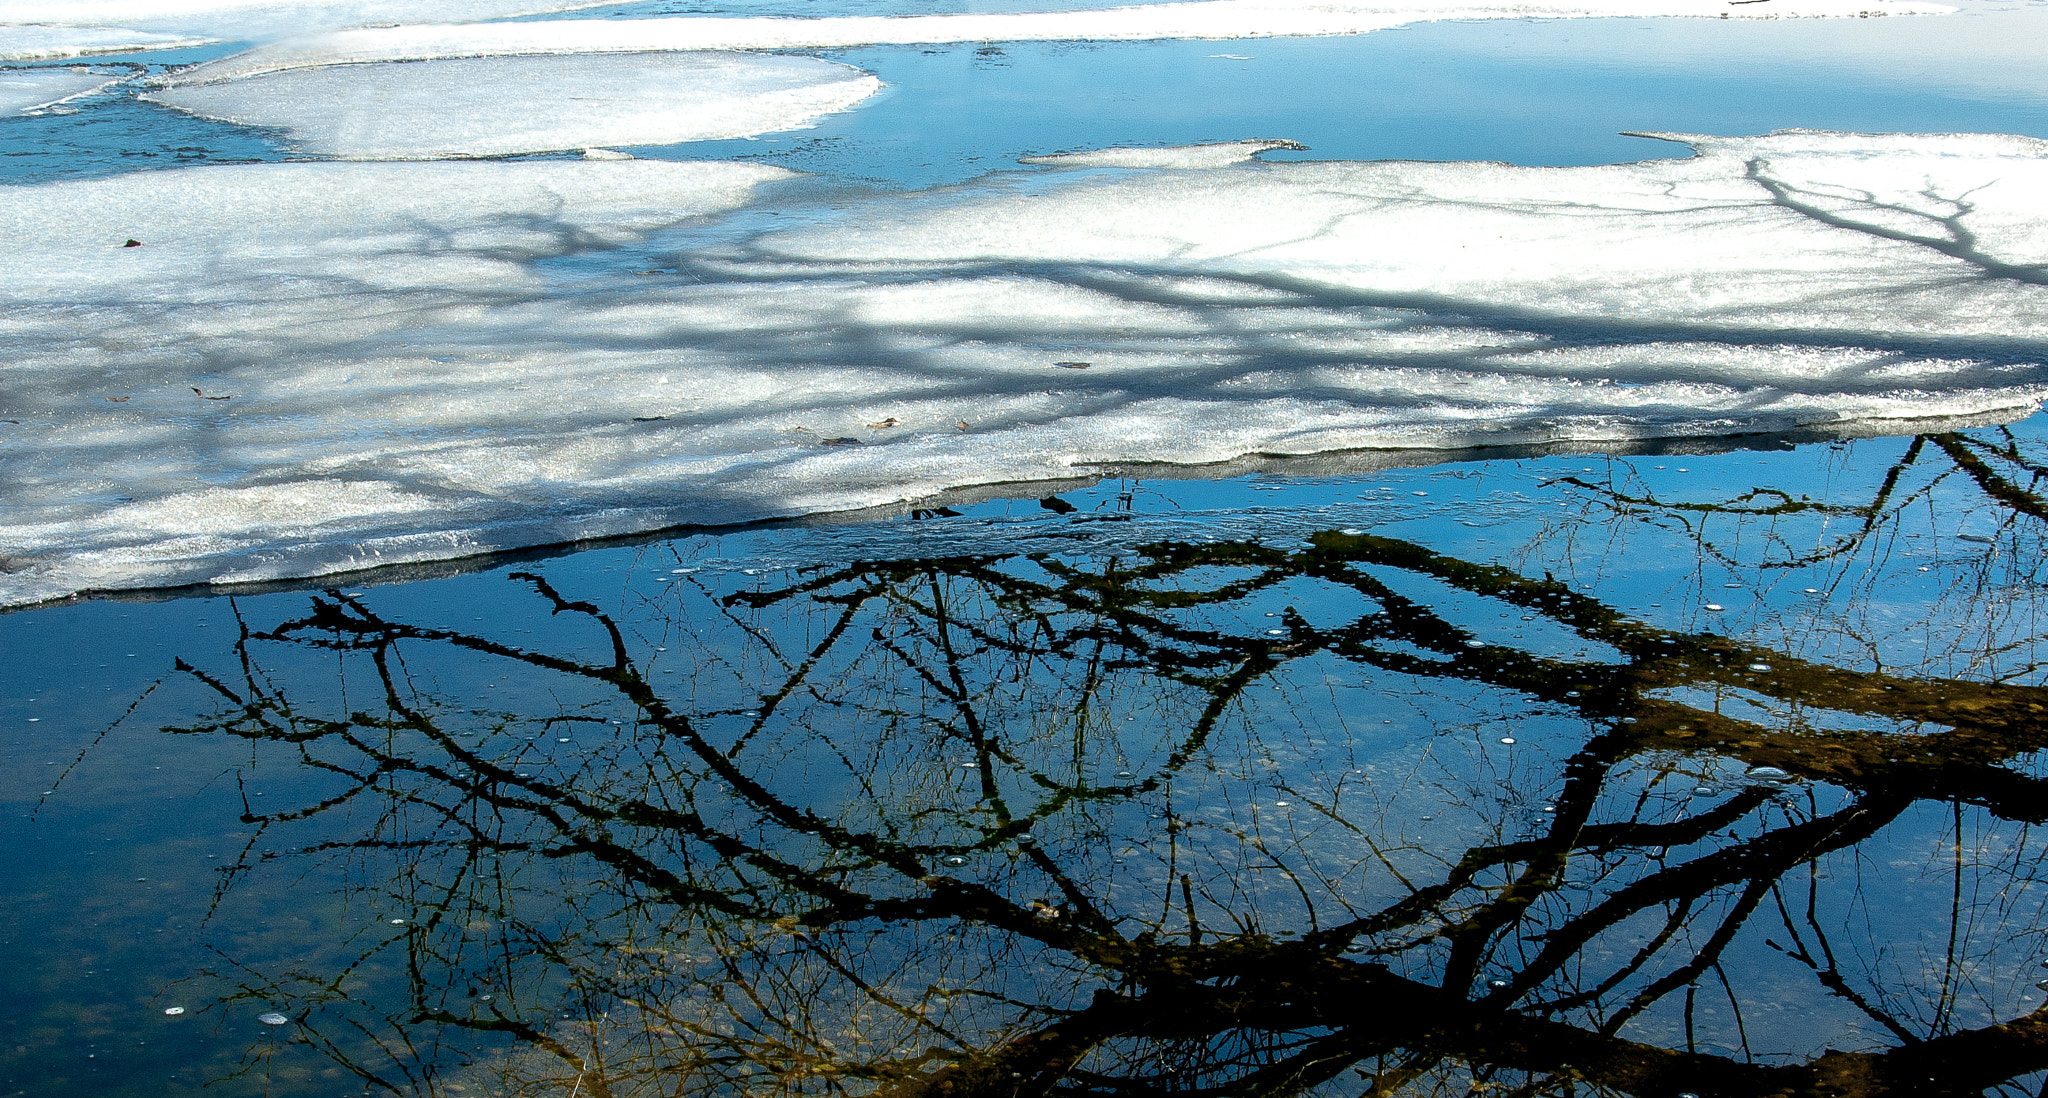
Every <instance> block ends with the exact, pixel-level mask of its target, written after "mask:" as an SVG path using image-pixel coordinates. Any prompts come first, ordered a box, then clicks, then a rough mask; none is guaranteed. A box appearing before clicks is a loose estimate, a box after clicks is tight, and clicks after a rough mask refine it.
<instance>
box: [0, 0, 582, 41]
mask: <svg viewBox="0 0 2048 1098" xmlns="http://www.w3.org/2000/svg"><path fill="white" fill-rule="evenodd" d="M602 3H604V0H0V35H4V34H5V33H6V32H8V31H11V30H12V29H13V28H16V27H23V26H45V27H77V28H93V27H101V28H108V27H112V28H129V29H132V30H138V31H151V32H158V33H162V32H181V33H187V34H193V33H196V34H208V35H215V36H219V37H223V38H236V39H253V38H262V37H266V36H270V35H275V34H280V33H302V32H305V31H311V30H329V29H333V28H338V27H361V26H380V25H391V24H401V23H420V22H450V23H452V22H460V21H464V20H470V19H498V18H504V17H506V16H513V15H530V14H537V13H540V12H551V11H570V10H574V9H576V8H591V7H599V6H601V5H602Z"/></svg>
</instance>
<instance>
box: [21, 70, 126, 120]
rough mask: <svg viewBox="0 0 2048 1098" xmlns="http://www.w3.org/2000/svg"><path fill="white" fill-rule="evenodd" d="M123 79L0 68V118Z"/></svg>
mask: <svg viewBox="0 0 2048 1098" xmlns="http://www.w3.org/2000/svg"><path fill="white" fill-rule="evenodd" d="M123 79H125V77H122V76H108V75H107V74H105V73H96V72H92V71H90V70H86V69H0V117H5V116H7V115H10V114H22V113H24V112H27V111H33V110H36V109H38V108H41V107H48V106H52V105H55V104H57V103H61V102H63V101H64V100H66V99H75V98H77V97H78V96H81V95H87V94H90V93H92V92H95V91H98V90H99V89H101V88H104V87H106V86H107V85H109V84H115V83H119V82H120V81H121V80H123Z"/></svg>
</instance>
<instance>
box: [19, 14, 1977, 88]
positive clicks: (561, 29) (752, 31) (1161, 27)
mask: <svg viewBox="0 0 2048 1098" xmlns="http://www.w3.org/2000/svg"><path fill="white" fill-rule="evenodd" d="M0 4H4V0H0ZM0 10H4V7H0ZM1954 10H1955V9H1954V8H1952V7H1950V6H1948V5H1944V4H1934V3H1923V2H1919V0H1774V2H1773V3H1772V4H1771V5H1770V7H1769V9H1768V10H1765V9H1763V8H1761V7H1759V6H1757V5H1755V4H1733V5H1731V4H1730V3H1728V0H1551V2H1546V0H1508V2H1504V3H1492V4H1488V3H1474V2H1472V0H1396V2H1387V0H1382V2H1374V0H1334V2H1333V0H1190V2H1187V3H1168V4H1145V5H1139V6H1132V7H1119V8H1100V9H1093V10H1083V11H1040V12H996V13H969V14H948V15H915V16H841V17H835V18H818V19H796V18H785V17H728V16H674V17H663V18H653V19H561V20H548V21H545V22H533V23H486V24H475V25H460V26H436V25H424V24H409V25H404V26H392V27H365V28H360V29H354V30H344V31H336V32H333V33H328V34H311V35H305V36H302V37H297V38H292V39H287V40H284V41H280V42H275V43H271V44H268V45H264V46H259V47H257V48H255V49H252V50H248V51H246V52H244V53H240V54H237V55H235V56H233V57H226V58H222V59H220V60H218V61H212V62H208V63H207V64H204V65H199V66H195V67H194V68H191V69H188V70H186V71H184V72H182V73H177V74H174V75H172V76H170V77H168V78H167V83H168V84H169V85H170V86H179V85H188V84H195V83H207V82H212V81H220V80H232V79H237V78H241V77H247V76H252V75H256V74H259V73H265V72H276V71H281V70H286V69H296V68H314V67H319V66H325V65H341V64H369V63H376V62H386V61H423V60H434V59H441V58H456V57H498V56H514V55H521V54H564V53H598V52H621V53H624V52H639V51H648V50H739V49H837V48H847V47H854V46H872V45H920V44H924V45H929V44H938V43H947V42H1020V41H1046V42H1077V41H1100V42H1108V41H1137V40H1146V39H1160V38H1191V39H1234V38H1274V37H1288V36H1302V35H1343V34H1365V33H1369V32H1371V31H1376V30H1384V29H1386V28H1389V27H1397V26H1403V25H1406V24H1411V23H1418V22H1426V21H1430V20H1439V19H1458V20H1474V19H1566V18H1585V17H1595V16H1678V17H1688V16H1689V17H1701V18H1742V19H1763V18H1769V19H1785V18H1797V17H1807V16H1813V17H1820V16H1842V17H1853V16H1859V15H1865V16H1867V15H1872V14H1877V15H1912V14H1941V13H1947V12H1951V11H1954Z"/></svg>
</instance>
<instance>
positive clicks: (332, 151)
mask: <svg viewBox="0 0 2048 1098" xmlns="http://www.w3.org/2000/svg"><path fill="white" fill-rule="evenodd" d="M881 86H882V85H881V81H879V80H877V79H875V78H874V77H873V76H870V75H868V74H866V73H863V72H861V71H860V70H859V69H856V68H852V67H850V66H847V65H841V64H838V63H836V62H832V61H824V60H820V59H818V58H815V57H790V56H784V55H779V54H747V53H734V52H729V51H713V52H695V53H628V54H604V55H595V56H592V55H582V56H568V57H493V58H470V59H462V60H449V61H429V62H415V63H408V64H383V65H371V66H349V67H343V68H321V69H310V70H301V71H294V72H278V73H271V74H268V75H264V76H256V77H251V78H248V79H244V80H236V81H232V82H229V83H224V84H203V85H197V86H188V87H178V88H168V89H165V90H162V91H158V92H154V93H151V94H149V95H146V96H144V98H146V99H150V100H153V101H155V102H159V103H163V104H166V105H168V106H172V107H177V108H179V109H181V110H186V111H190V112H192V113H194V114H198V115H202V116H204V117H207V118H214V119H219V120H222V121H227V122H238V123H242V124H245V125H256V126H269V127H276V128H279V129H284V130H287V131H288V132H289V139H290V141H291V143H292V145H293V146H294V147H295V148H297V149H298V150H299V151H301V152H309V153H323V154H328V155H332V156H340V157H347V158H351V159H362V160H431V159H439V158H445V157H461V156H502V155H506V154H511V153H529V152H545V151H551V150H563V149H580V148H588V147H590V146H594V145H597V146H601V145H668V144H674V143H676V142H682V141H703V140H710V139H717V138H730V137H746V136H751V135H753V134H759V133H769V132H773V131H778V130H791V129H797V128H799V127H802V126H806V125H809V124H810V123H811V122H812V121H813V120H814V119H816V118H817V117H818V116H819V115H821V114H825V113H827V112H830V111H836V110H843V109H845V108H847V107H849V106H852V105H853V104H854V103H857V102H859V101H860V100H862V99H865V98H867V97H868V96H870V95H872V94H874V93H875V91H876V90H877V89H879V88H880V87H881Z"/></svg>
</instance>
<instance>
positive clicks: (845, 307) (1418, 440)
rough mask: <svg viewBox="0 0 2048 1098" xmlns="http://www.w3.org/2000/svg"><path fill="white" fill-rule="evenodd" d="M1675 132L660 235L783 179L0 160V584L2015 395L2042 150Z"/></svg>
mask: <svg viewBox="0 0 2048 1098" xmlns="http://www.w3.org/2000/svg"><path fill="white" fill-rule="evenodd" d="M1690 140H1692V141H1694V143H1695V145H1696V147H1697V148H1698V150H1699V155H1698V156H1695V157H1693V158H1690V159H1669V160H1655V161H1647V162H1644V163H1640V164H1627V165H1616V166H1605V167H1592V168H1518V167H1511V166H1507V165H1501V164H1490V163H1449V164H1433V163H1412V162H1375V163H1350V162H1289V163H1265V162H1259V161H1256V160H1252V161H1243V160H1242V159H1241V155H1240V154H1241V153H1242V151H1243V149H1244V148H1245V146H1242V145H1234V146H1230V150H1231V151H1229V153H1228V155H1224V154H1223V153H1219V154H1218V156H1217V159H1219V160H1234V161H1239V162H1235V163H1223V164H1221V165H1220V166H1215V167H1177V168H1174V169H1173V170H1163V171H1162V170H1149V169H1142V168H1133V169H1123V170H1119V169H1114V168H1112V169H1110V170H1095V171H1088V172H1059V171H1053V172H1044V171H1040V172H1024V171H1019V172H1013V173H1008V174H1005V175H1001V176H998V177H995V178H993V179H991V180H989V181H987V182H985V183H984V184H981V185H978V186H973V187H960V188H947V189H942V190H938V191H932V192H919V193H911V194H904V195H896V196H880V197H875V198H872V199H858V198H856V197H853V196H849V195H848V194H847V193H846V192H844V191H839V190H834V189H822V190H805V189H804V188H805V187H813V186H814V185H811V184H802V185H799V186H797V189H796V190H794V191H790V190H788V189H787V188H778V189H777V190H776V191H774V192H761V194H763V195H772V196H773V197H760V196H757V197H756V198H755V199H754V202H755V204H754V206H753V207H752V208H751V209H750V210H748V211H747V212H746V214H745V216H743V217H730V218H726V219H717V218H714V219H712V220H710V221H698V222H691V223H689V224H687V225H683V226H682V227H680V228H677V229H675V230H673V231H671V232H667V233H661V232H660V231H659V230H661V229H662V227H663V226H665V225H673V224H676V223H677V222H679V221H681V220H682V219H684V218H686V217H687V216H688V215H690V214H692V213H707V212H710V211H715V210H718V209H724V208H731V207H734V206H736V205H737V204H739V203H742V202H745V201H747V199H748V196H749V195H752V194H756V192H755V191H754V189H753V188H754V187H755V186H756V185H757V184H759V183H761V182H765V181H767V180H769V179H771V178H774V177H775V173H773V172H772V171H771V170H769V169H765V168H750V167H745V166H742V165H732V164H724V165H694V166H693V165H674V164H658V163H650V162H648V161H645V160H640V161H630V160H629V161H620V162H605V161H598V162H581V161H543V162H517V163H478V164H369V165H365V164H294V165H265V166H248V167H230V168H206V169H195V170H184V171H172V172H153V173H143V174H141V175H136V176H128V177H122V178H118V179H110V180H100V181H95V182H92V183H66V184H52V185H44V186H35V187H18V188H8V189H0V235H4V236H5V237H6V238H7V239H8V240H9V241H10V248H9V249H8V250H7V251H6V252H4V253H0V377H4V384H0V393H4V394H5V395H4V397H0V400H4V407H0V461H4V462H5V463H6V465H7V468H8V469H9V477H8V479H7V481H6V482H5V485H4V486H0V554H4V559H0V604H6V603H23V602H29V601H35V600H40V599H47V598H52V597H60V596H62V595H64V594H66V593H69V592H74V591H78V590H81V589H85V588H95V587H137V586H146V585H163V584H176V583H191V582H200V581H209V580H211V581H240V580H260V579H275V578H284V577H292V576H305V575H317V574H325V573H328V572H336V571H342V570H347V569H353V568H362V567H368V566H374V565H377V564H383V563H400V562H405V561H419V560H429V559H438V558H447V557H456V556H463V555H468V554H475V553H480V552H486V551H490V550H494V549H503V548H510V547H515V546H521V545H533V544H540V543H550V542H562V541H570V540H575V539H579V538H586V537H593V536H603V535H610V534H619V533H627V532H632V531H641V530H648V529H654V528H659V527H662V526H665V525H671V524H676V523H685V522H736V521H744V520H748V519H757V518H765V517H770V516H777V515H794V514H805V513H815V512H823V511H831V510H837V509H845V508H855V507H863V506H870V505H879V504H885V503H889V502H892V501H901V500H906V499H913V498H918V497H922V496H924V495H927V494H929V493H933V492H937V491H940V490H943V489H948V488H959V487H968V486H976V485H988V484H992V483H999V482H1011V481H1029V480H1033V479H1050V478H1057V477H1071V476H1074V475H1076V474H1085V473H1086V472H1087V471H1089V470H1091V469H1097V468H1101V467H1103V466H1105V465H1108V466H1114V465H1117V464H1120V463H1136V462H1179V463H1202V462H1219V461H1225V460H1228V459H1231V458H1235V457H1239V456H1241V455H1246V454H1256V453H1292V454H1301V453H1313V452H1320V451H1329V450H1337V449H1346V448H1382V449H1392V448H1414V447H1446V446H1467V445H1480V444H1490V443H1517V444H1520V443H1545V442H1558V441H1565V442H1570V441H1575V440H1576V441H1585V442H1589V443H1592V442H1601V443H1608V442H1613V441H1616V440H1629V439H1638V438H1651V437H1685V436H1703V435H1722V434H1734V433H1741V432H1752V431H1771V430H1789V429H1794V428H1800V427H1809V428H1815V429H1819V430H1825V431H1832V432H1839V433H1844V434H1855V433H1859V432H1873V431H1879V430H1884V429H1886V426H1885V425H1887V424H1890V425H1892V429H1896V428H1897V425H1898V424H1900V423H1902V422H1904V421H1911V420H1916V419H1923V418H1938V417H1991V418H2000V417H2012V418H2016V417H2018V416H2020V415H2024V414H2026V413H2028V412H2030V411H2031V410H2033V409H2034V408H2035V407H2036V406H2037V405H2038V403H2039V401H2040V400H2041V398H2042V396H2043V394H2044V392H2048V368H2044V363H2048V144H2044V143H2043V142H2040V141H2035V140H2031V139H2026V138H2015V137H1996V136H1968V135H1964V136H1935V137H1923V136H1868V135H1850V134H1817V133H1786V134H1779V135H1773V136H1770V137H1764V138H1748V139H1738V138H1693V139H1690ZM1154 152H1157V150H1154ZM1176 155H1182V154H1180V153H1177V154H1176ZM1186 155H1187V156H1188V157H1189V158H1190V160H1188V161H1184V162H1192V160H1193V159H1195V154H1193V153H1192V152H1186ZM807 195H809V196H811V197H806V196H807ZM764 202H769V203H772V205H763V204H762V203H764ZM771 214H779V215H781V216H768V215H771ZM763 225H770V226H778V225H779V226H786V227H781V228H775V229H772V230H769V231H764V230H763V229H762V228H761V226H763ZM649 233H656V234H657V235H655V236H653V237H648V236H647V234H649ZM128 239H135V240H137V241H138V242H139V246H137V247H132V248H130V247H124V246H123V245H124V244H125V243H126V241H127V240H128ZM611 247H616V248H617V249H618V250H616V251H609V252H608V251H606V250H604V249H606V248H611ZM1083 364H1085V368H1080V367H1081V366H1082V365H1083ZM1061 367H1064V368H1061Z"/></svg>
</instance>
